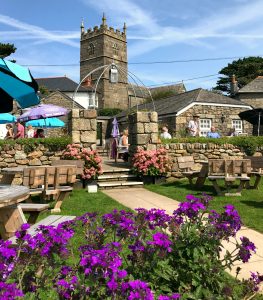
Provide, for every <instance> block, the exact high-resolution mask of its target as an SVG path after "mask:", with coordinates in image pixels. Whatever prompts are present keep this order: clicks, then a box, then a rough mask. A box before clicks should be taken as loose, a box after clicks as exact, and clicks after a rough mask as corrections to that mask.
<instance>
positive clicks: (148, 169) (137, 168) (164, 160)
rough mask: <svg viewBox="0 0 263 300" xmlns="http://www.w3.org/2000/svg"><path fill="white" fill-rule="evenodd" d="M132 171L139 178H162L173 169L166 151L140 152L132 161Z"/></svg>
mask: <svg viewBox="0 0 263 300" xmlns="http://www.w3.org/2000/svg"><path fill="white" fill-rule="evenodd" d="M132 164H133V166H132V171H133V173H134V174H136V175H138V176H144V175H149V176H162V175H165V174H166V173H167V172H168V171H170V169H171V162H170V160H169V159H168V155H167V152H166V150H165V149H163V148H160V149H157V150H138V151H137V152H136V153H135V154H134V156H133V159H132Z"/></svg>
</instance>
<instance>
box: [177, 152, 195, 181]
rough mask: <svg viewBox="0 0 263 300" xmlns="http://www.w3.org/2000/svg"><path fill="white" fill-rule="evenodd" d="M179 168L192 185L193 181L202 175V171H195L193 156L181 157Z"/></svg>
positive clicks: (178, 159)
mask: <svg viewBox="0 0 263 300" xmlns="http://www.w3.org/2000/svg"><path fill="white" fill-rule="evenodd" d="M177 162H178V167H179V170H180V171H181V173H182V175H183V176H184V177H187V178H188V180H189V182H190V184H191V185H193V179H194V178H195V177H198V176H199V175H200V170H199V171H196V170H194V169H193V168H194V165H195V162H194V158H193V156H181V157H178V158H177Z"/></svg>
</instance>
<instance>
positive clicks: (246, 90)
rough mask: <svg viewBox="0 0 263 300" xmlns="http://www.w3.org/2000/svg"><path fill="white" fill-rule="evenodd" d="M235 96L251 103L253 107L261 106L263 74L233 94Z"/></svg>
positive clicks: (262, 101)
mask: <svg viewBox="0 0 263 300" xmlns="http://www.w3.org/2000/svg"><path fill="white" fill-rule="evenodd" d="M235 98H236V99H239V100H241V101H242V102H244V103H247V104H249V105H251V106H252V107H253V108H262V107H263V76H258V77H257V78H255V79H254V80H252V81H251V82H249V83H248V84H247V85H245V86H243V87H242V88H241V89H240V90H238V91H237V93H236V94H235Z"/></svg>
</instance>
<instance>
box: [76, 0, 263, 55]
mask: <svg viewBox="0 0 263 300" xmlns="http://www.w3.org/2000/svg"><path fill="white" fill-rule="evenodd" d="M239 1H240V0H239ZM242 1H243V2H245V1H244V0H242ZM82 2H83V3H85V4H86V5H89V6H90V5H92V6H93V7H95V8H96V9H97V10H98V11H100V12H102V11H103V10H104V11H107V13H108V14H109V15H110V16H112V17H113V19H114V20H117V22H119V23H120V22H123V20H125V21H127V25H128V30H129V31H128V38H129V39H130V40H134V42H133V43H132V45H130V46H129V57H130V58H131V57H134V56H139V55H141V54H145V53H147V52H150V51H152V50H154V49H157V48H160V47H164V46H169V45H173V44H176V43H185V44H190V45H195V46H202V47H206V48H210V49H211V48H213V47H214V42H211V41H210V40H211V39H229V40H231V39H232V40H235V42H239V43H241V44H242V45H243V46H245V45H246V46H247V48H249V47H251V42H252V41H257V40H259V41H261V40H262V38H263V35H262V34H261V33H258V34H256V33H254V32H255V26H254V25H255V24H256V23H257V22H258V26H259V28H256V30H258V29H261V31H262V29H263V26H262V22H261V19H262V17H263V2H262V1H261V0H257V1H254V2H252V1H249V2H247V3H246V4H244V3H243V5H234V6H232V7H231V6H228V7H227V8H224V6H222V9H221V11H216V12H213V13H211V14H210V15H206V16H204V17H203V18H202V19H201V21H200V22H199V23H197V24H191V22H190V20H189V22H188V24H189V25H188V26H185V27H181V28H178V27H175V26H161V25H160V24H159V23H158V21H157V20H156V18H155V17H154V16H153V14H152V13H151V12H150V8H149V9H147V11H146V10H143V9H142V8H141V7H140V6H139V5H138V4H136V3H135V2H134V1H131V0H116V1H114V5H112V1H111V0H101V1H96V2H95V1H92V0H82ZM157 14H158V12H157ZM251 24H253V25H252V26H250V27H252V28H250V27H249V25H251ZM135 40H138V42H135Z"/></svg>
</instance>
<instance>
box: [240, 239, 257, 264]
mask: <svg viewBox="0 0 263 300" xmlns="http://www.w3.org/2000/svg"><path fill="white" fill-rule="evenodd" d="M240 240H241V242H242V243H241V245H240V249H239V252H238V256H239V258H240V259H241V260H242V262H243V263H245V262H248V261H249V259H250V257H251V251H254V252H255V253H256V247H255V245H254V243H252V242H250V240H249V239H248V238H247V237H245V236H243V237H241V238H240Z"/></svg>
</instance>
